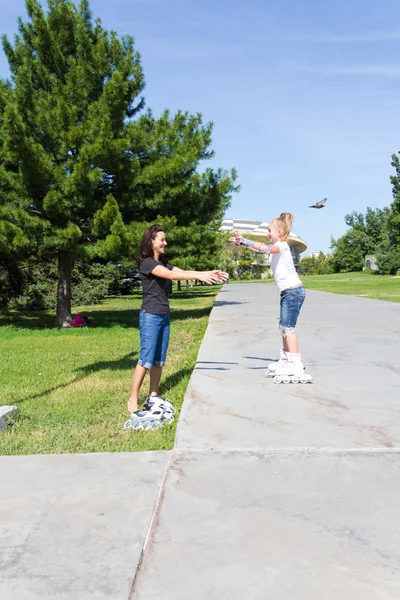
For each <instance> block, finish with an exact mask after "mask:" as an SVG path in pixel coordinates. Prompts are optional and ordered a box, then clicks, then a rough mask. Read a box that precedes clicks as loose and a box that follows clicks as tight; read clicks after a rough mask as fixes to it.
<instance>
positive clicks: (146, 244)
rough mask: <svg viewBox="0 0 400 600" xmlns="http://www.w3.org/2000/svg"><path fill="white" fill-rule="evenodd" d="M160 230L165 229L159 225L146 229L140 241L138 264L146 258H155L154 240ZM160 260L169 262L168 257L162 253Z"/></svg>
mask: <svg viewBox="0 0 400 600" xmlns="http://www.w3.org/2000/svg"><path fill="white" fill-rule="evenodd" d="M159 231H164V229H163V228H162V227H160V226H159V225H152V226H151V227H148V228H147V229H145V230H144V233H143V237H142V241H141V242H140V248H139V257H138V259H137V264H138V266H139V265H140V263H141V262H142V260H144V259H145V258H149V257H150V258H154V252H153V244H152V241H153V240H154V239H155V237H156V235H157V233H158V232H159ZM158 260H159V261H160V262H161V263H163V264H165V265H166V264H167V259H166V258H164V256H162V255H160V257H159V259H158Z"/></svg>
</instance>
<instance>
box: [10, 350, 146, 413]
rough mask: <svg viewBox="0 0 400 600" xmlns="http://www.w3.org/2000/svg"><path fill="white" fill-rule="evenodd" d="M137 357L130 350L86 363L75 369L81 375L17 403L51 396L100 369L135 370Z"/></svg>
mask: <svg viewBox="0 0 400 600" xmlns="http://www.w3.org/2000/svg"><path fill="white" fill-rule="evenodd" d="M136 358H137V353H136V352H130V353H129V354H125V356H123V357H122V358H119V359H116V360H102V361H99V362H95V363H92V364H89V365H85V366H84V367H80V368H79V369H75V371H74V372H75V373H79V375H78V376H77V377H74V378H73V379H71V381H68V382H67V383H60V384H59V385H55V386H53V387H51V388H49V389H48V390H44V391H43V392H40V394H34V395H33V396H26V398H21V400H18V402H17V403H18V404H21V403H22V402H26V400H36V399H38V398H44V397H46V396H49V395H50V394H51V393H52V392H55V391H57V390H61V389H66V388H68V387H69V386H70V385H72V384H74V383H77V382H79V381H83V380H84V379H86V377H88V376H89V375H92V374H93V373H98V372H99V371H105V370H110V371H119V370H125V371H126V370H128V369H129V370H132V371H133V369H134V367H135V364H136Z"/></svg>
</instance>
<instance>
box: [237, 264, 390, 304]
mask: <svg viewBox="0 0 400 600" xmlns="http://www.w3.org/2000/svg"><path fill="white" fill-rule="evenodd" d="M300 277H301V280H302V281H303V283H304V285H305V287H306V288H307V289H309V290H317V291H320V292H331V293H333V294H347V295H349V296H359V297H361V298H373V299H375V300H386V301H388V302H400V277H396V276H392V275H378V274H373V273H368V272H364V271H362V272H359V273H334V274H332V275H301V276H300ZM273 282H274V281H273V279H259V280H258V279H257V280H251V281H231V282H230V283H273Z"/></svg>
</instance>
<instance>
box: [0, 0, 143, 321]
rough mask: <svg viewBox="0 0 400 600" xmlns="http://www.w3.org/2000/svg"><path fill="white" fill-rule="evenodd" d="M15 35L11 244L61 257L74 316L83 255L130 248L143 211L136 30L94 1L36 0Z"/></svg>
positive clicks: (4, 184)
mask: <svg viewBox="0 0 400 600" xmlns="http://www.w3.org/2000/svg"><path fill="white" fill-rule="evenodd" d="M26 9H27V12H28V17H29V20H28V21H27V22H25V23H24V22H23V21H22V19H19V33H18V34H17V35H16V37H15V41H14V44H11V43H10V41H9V40H8V39H7V38H6V37H3V48H4V51H5V53H6V56H7V59H8V62H9V66H10V71H11V80H10V81H9V82H2V83H1V87H0V219H1V226H0V251H1V244H3V245H6V246H7V248H8V249H10V244H11V247H12V249H13V251H14V252H16V253H18V252H20V251H21V250H22V249H25V250H26V249H27V248H30V249H31V251H40V252H45V253H47V254H48V255H49V256H56V257H57V260H58V269H59V282H58V292H57V323H58V325H59V326H68V325H69V324H70V322H71V305H70V282H71V271H72V268H73V264H74V261H75V260H76V259H77V258H81V259H82V258H84V257H85V256H86V257H91V256H95V255H98V256H101V257H103V258H112V257H118V256H121V254H123V253H124V252H125V251H126V250H127V249H128V248H129V244H130V239H129V235H128V232H127V230H126V227H125V225H124V213H129V211H131V212H135V209H134V208H133V206H134V204H135V199H134V198H132V196H131V194H130V189H129V184H130V182H132V181H133V180H134V178H135V171H136V170H137V169H138V168H139V165H138V163H137V161H134V160H132V159H131V156H130V155H129V152H127V149H128V148H129V147H130V136H129V133H128V127H127V126H128V122H129V118H131V117H133V116H134V115H135V114H136V113H137V112H138V111H139V110H140V109H141V108H142V107H143V104H144V101H143V98H141V97H140V94H141V92H142V90H143V88H144V76H143V72H142V67H141V64H140V56H139V54H138V53H137V52H136V51H135V47H134V41H133V38H132V37H130V36H124V37H122V38H119V37H118V36H117V34H116V33H115V32H107V31H106V30H105V29H104V28H103V27H102V24H101V22H100V21H99V20H96V21H95V22H94V21H93V18H92V14H91V12H90V10H89V5H88V2H87V0H82V1H81V2H80V4H79V5H78V6H76V5H75V4H74V2H72V1H71V0H48V11H47V13H46V12H44V11H43V9H42V7H41V5H40V4H39V2H37V0H26Z"/></svg>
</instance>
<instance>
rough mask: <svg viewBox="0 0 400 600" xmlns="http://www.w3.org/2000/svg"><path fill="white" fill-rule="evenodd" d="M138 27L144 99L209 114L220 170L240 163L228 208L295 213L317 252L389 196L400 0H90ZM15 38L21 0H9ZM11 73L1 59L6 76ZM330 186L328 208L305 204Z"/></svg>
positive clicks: (110, 25) (398, 139) (399, 79)
mask: <svg viewBox="0 0 400 600" xmlns="http://www.w3.org/2000/svg"><path fill="white" fill-rule="evenodd" d="M91 8H92V11H93V14H94V16H99V17H101V19H102V21H103V25H104V26H105V27H106V28H107V29H115V30H116V31H117V32H118V33H120V34H121V35H122V34H126V33H129V34H132V35H134V37H135V39H136V46H137V49H138V50H139V51H140V53H141V55H142V63H143V67H144V73H145V77H146V90H145V97H146V103H147V106H148V107H151V108H152V109H153V111H154V113H155V114H156V115H157V114H159V113H160V112H161V111H162V110H163V109H164V108H169V109H170V110H171V111H176V110H177V109H183V110H188V111H190V112H201V113H202V114H203V117H204V120H205V121H213V122H214V124H215V126H214V135H213V148H214V150H215V153H216V157H215V159H214V160H213V161H212V163H211V166H214V167H219V166H221V167H224V168H230V167H236V168H237V170H238V172H239V183H240V184H241V186H242V188H241V191H240V193H239V194H237V195H235V196H234V198H233V201H232V205H231V208H230V209H229V210H228V212H227V214H226V216H227V217H236V218H249V219H256V220H270V219H272V218H274V217H276V216H278V215H279V214H280V212H282V211H291V212H293V213H294V215H295V221H294V225H293V230H294V231H295V232H296V233H297V234H298V235H300V236H301V237H302V238H303V239H305V240H306V242H307V243H308V251H311V252H315V251H319V250H323V251H328V249H329V244H330V237H331V235H333V236H334V237H338V236H340V235H342V234H343V233H344V232H345V230H346V226H345V223H344V215H345V214H346V213H347V212H350V211H352V210H356V211H359V212H365V210H366V207H367V206H371V207H373V208H377V207H383V206H387V205H389V204H390V202H391V201H392V193H391V185H390V179H389V178H390V175H391V174H393V172H394V171H393V168H392V167H391V164H390V163H391V155H392V154H393V153H396V152H398V151H399V150H400V126H399V118H398V115H399V107H400V65H399V61H398V55H399V49H400V25H398V23H400V18H399V17H400V3H399V1H398V0H380V2H376V1H375V0H363V1H361V0H336V1H335V2H332V1H331V0H329V1H328V0H247V2H246V3H244V2H239V1H238V0H230V1H228V0H218V1H216V0H214V1H211V0H196V1H195V0H113V1H112V2H109V1H106V0H93V1H92V2H91ZM0 14H1V17H2V18H1V26H0V29H1V31H2V32H4V33H7V34H8V35H9V36H11V37H12V36H13V34H14V32H15V31H16V19H17V16H18V15H22V16H23V17H24V16H25V14H26V13H25V7H24V2H23V0H13V2H10V0H0ZM7 75H8V67H7V63H6V61H5V58H4V55H3V54H1V57H0V77H6V76H7ZM324 196H328V202H327V207H326V208H325V209H323V210H319V211H316V210H312V209H308V208H307V206H308V205H309V204H314V202H316V201H318V200H319V199H321V198H323V197H324Z"/></svg>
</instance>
